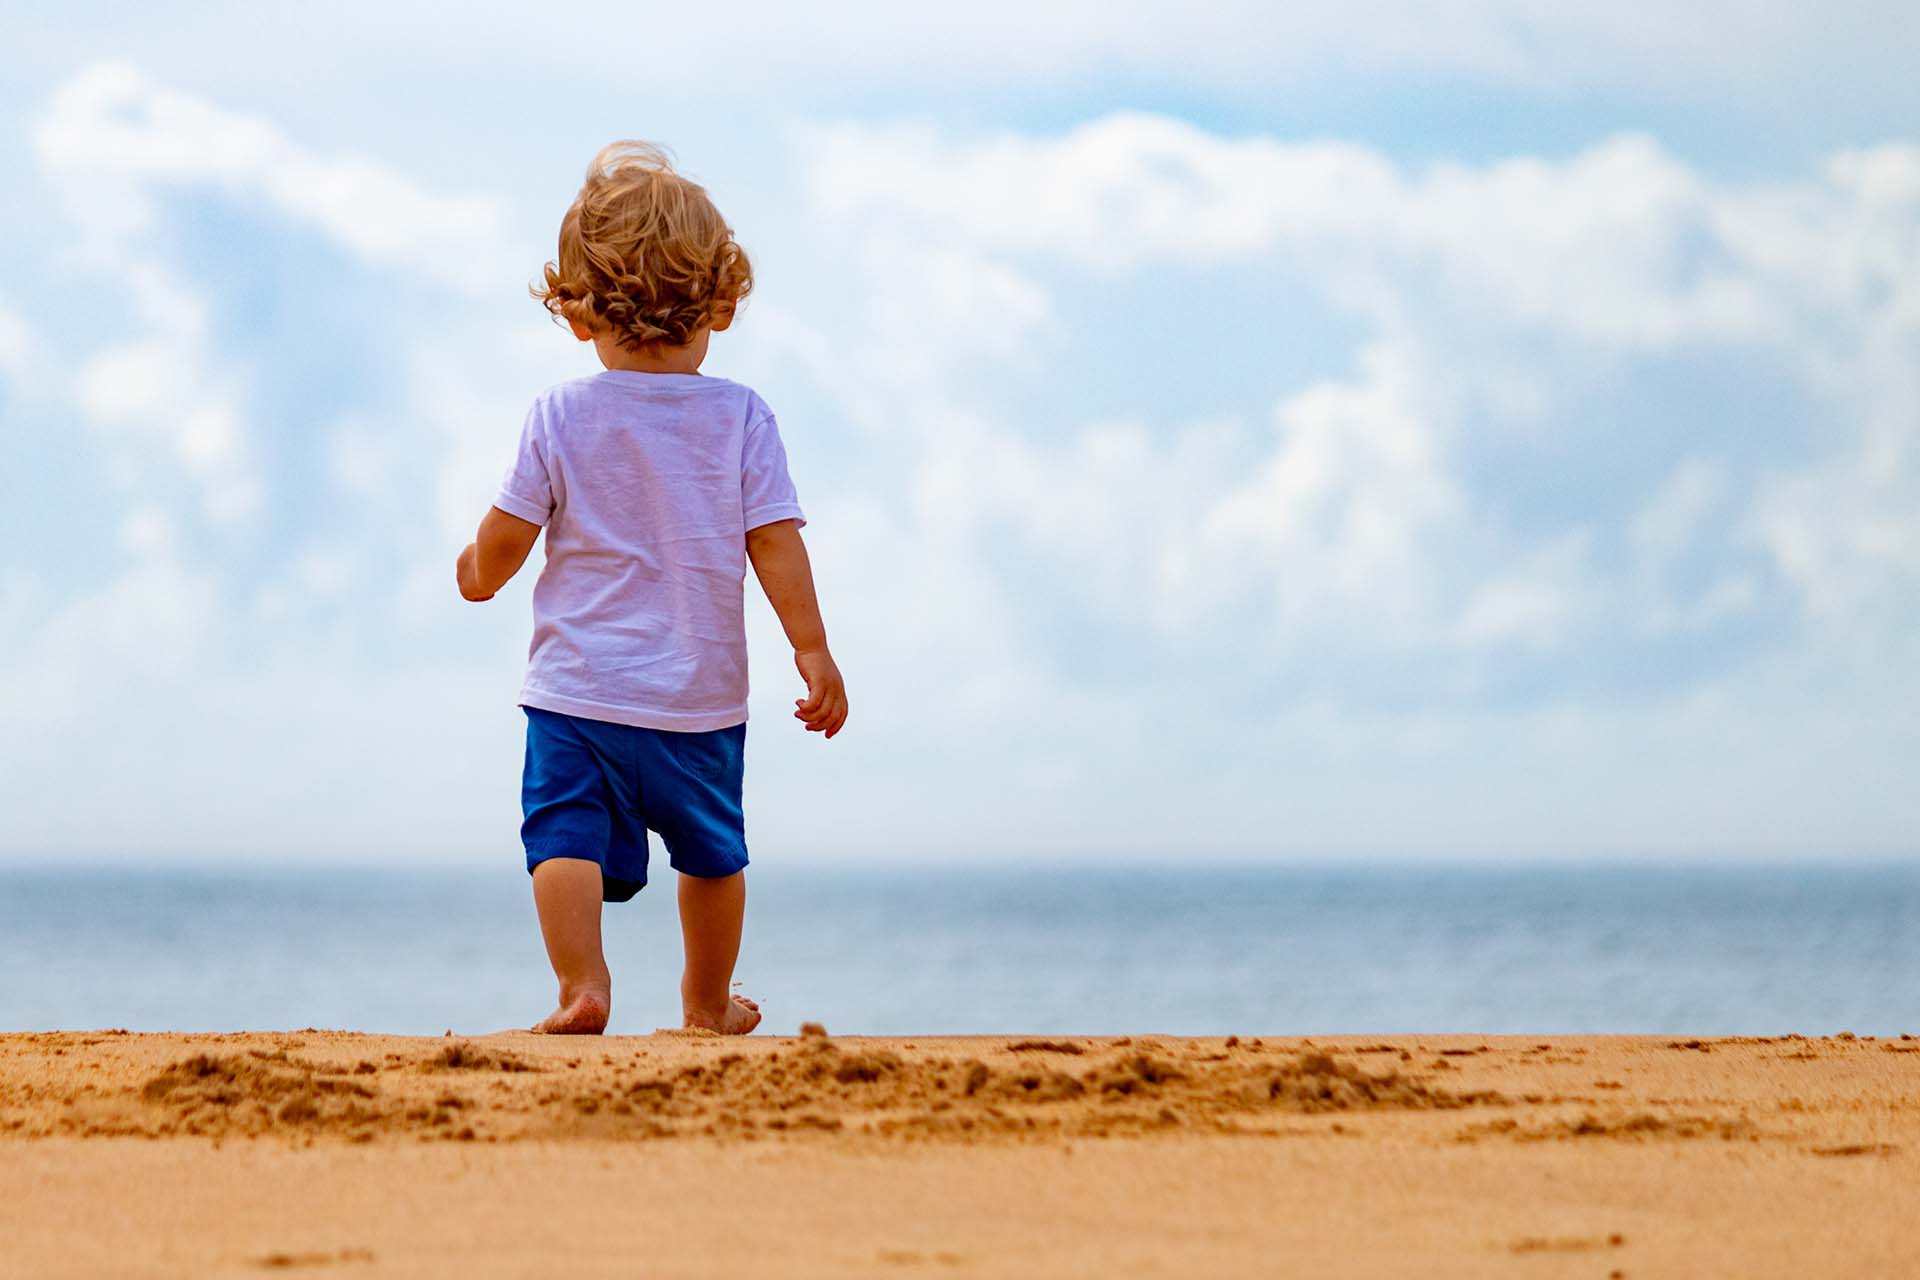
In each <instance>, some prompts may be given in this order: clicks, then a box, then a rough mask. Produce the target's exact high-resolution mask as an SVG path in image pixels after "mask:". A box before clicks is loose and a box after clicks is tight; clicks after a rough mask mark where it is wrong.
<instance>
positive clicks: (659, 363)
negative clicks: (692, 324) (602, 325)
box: [593, 329, 712, 373]
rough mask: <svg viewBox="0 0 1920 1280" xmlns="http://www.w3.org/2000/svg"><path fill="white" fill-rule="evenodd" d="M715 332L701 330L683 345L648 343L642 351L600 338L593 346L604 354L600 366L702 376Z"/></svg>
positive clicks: (603, 337)
mask: <svg viewBox="0 0 1920 1280" xmlns="http://www.w3.org/2000/svg"><path fill="white" fill-rule="evenodd" d="M711 332H712V330H710V329H698V330H696V331H695V332H694V335H693V337H692V338H691V339H690V340H689V341H687V342H685V343H683V344H681V345H680V346H673V345H671V344H670V343H665V342H648V343H643V344H641V346H639V347H638V348H633V347H623V346H621V345H620V344H619V343H617V342H614V341H613V340H612V339H610V338H607V337H605V336H599V335H596V337H595V338H594V343H593V345H594V349H595V350H596V351H598V352H599V354H600V363H601V364H603V365H605V366H606V367H607V368H609V369H624V370H626V371H628V372H630V373H698V372H700V362H701V361H703V360H705V359H706V358H707V338H708V336H709V335H710V334H711Z"/></svg>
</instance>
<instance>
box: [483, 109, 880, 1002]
mask: <svg viewBox="0 0 1920 1280" xmlns="http://www.w3.org/2000/svg"><path fill="white" fill-rule="evenodd" d="M752 284H753V276H752V269H751V267H750V265H749V264H748V261H747V256H746V254H745V253H744V252H743V251H742V250H741V248H740V246H739V245H738V244H737V243H736V242H735V240H734V238H733V232H732V230H731V229H730V228H729V227H728V226H727V224H726V222H725V220H724V219H722V218H721V216H720V214H719V211H718V210H717V209H715V208H714V205H713V202H712V201H711V200H710V199H709V198H708V196H707V193H706V191H705V190H703V189H702V188H701V187H699V186H697V185H696V184H694V183H692V182H690V181H688V180H687V179H686V178H684V177H681V176H680V175H679V174H677V173H675V172H674V170H673V168H672V166H671V164H670V163H669V162H668V161H667V158H666V156H665V154H664V153H663V152H662V151H661V150H660V149H659V148H657V147H654V146H652V145H650V144H647V143H641V142H616V143H613V144H612V145H610V146H608V147H606V148H604V149H603V150H602V151H601V152H600V154H599V155H598V156H596V157H595V158H594V161H593V163H592V165H590V166H589V167H588V170H587V179H586V182H585V184H584V185H583V186H582V187H581V188H580V193H579V195H578V196H577V197H576V198H575V200H574V202H573V204H572V206H571V207H570V208H569V209H568V210H567V213H566V217H565V218H564V219H563V220H562V222H561V225H560V244H559V256H558V260H557V261H556V262H550V263H548V264H547V267H546V270H545V272H544V281H543V282H542V283H541V284H539V285H536V286H535V287H534V295H535V297H537V298H538V299H539V300H540V301H541V302H542V303H543V304H544V305H545V306H546V307H547V309H548V310H549V311H551V312H552V313H553V314H554V315H555V316H556V317H557V318H559V319H562V320H564V321H565V322H566V323H567V325H568V326H569V327H570V328H571V329H572V330H573V333H574V336H575V337H577V338H579V339H580V340H581V341H583V342H591V343H592V344H593V346H594V350H595V351H596V352H597V354H598V355H599V358H600V363H601V364H602V365H603V366H605V368H604V369H603V370H602V371H601V372H600V373H597V374H593V375H591V376H589V377H583V378H576V379H573V380H571V381H567V382H562V383H558V384H557V385H555V386H552V387H548V388H547V389H546V390H544V391H542V392H541V393H540V394H539V395H538V396H536V397H535V398H534V402H533V405H532V407H531V408H530V409H529V410H528V412H527V416H526V421H525V423H524V425H523V427H522V430H521V435H520V446H519V451H518V454H517V455H516V457H515V458H514V461H513V465H512V466H511V467H510V468H509V469H508V471H507V475H506V478H505V480H504V482H503V483H502V485H501V487H500V491H499V493H498V494H497V495H496V496H495V498H494V503H493V506H492V508H491V509H490V510H488V512H487V513H486V515H485V517H484V518H483V519H482V520H481V522H480V530H479V533H478V535H477V536H476V537H475V539H474V541H473V542H472V543H471V544H469V545H468V546H467V548H466V549H465V550H464V551H462V552H461V553H460V558H459V564H458V568H457V576H458V580H459V587H460V594H461V595H462V596H464V597H465V598H466V599H468V600H487V599H490V598H492V596H493V594H494V593H495V592H497V591H498V590H499V589H500V588H501V587H502V586H504V585H505V584H506V582H507V581H508V579H510V578H512V577H513V575H514V574H515V573H516V572H518V571H519V569H520V567H521V565H522V564H524V563H525V561H526V558H527V556H528V554H529V553H530V552H531V551H532V549H533V544H534V543H535V541H536V540H538V538H539V536H540V531H541V530H542V529H543V528H544V529H545V530H546V535H547V548H546V564H545V566H544V567H543V568H542V569H541V571H540V577H539V580H538V582H537V583H536V584H535V586H534V589H533V616H534V628H533V643H532V645H531V648H530V650H529V654H528V663H527V674H526V680H525V683H524V684H523V685H522V687H521V690H520V699H519V700H520V705H521V707H522V708H523V709H524V710H525V713H526V718H527V746H526V762H525V768H524V771H523V774H522V780H521V810H522V813H523V815H524V821H523V822H522V824H521V828H520V831H521V840H522V843H523V844H524V845H525V848H526V857H527V870H528V871H529V872H530V873H531V875H532V879H533V897H534V903H535V905H536V906H537V908H538V910H539V914H540V929H541V933H542V934H543V935H544V937H545V939H546V945H547V955H548V958H549V959H550V960H551V961H552V963H553V971H554V975H555V977H556V978H558V979H559V987H560V993H559V1005H558V1007H557V1008H556V1009H555V1010H554V1011H553V1012H552V1013H551V1014H549V1015H548V1016H547V1017H546V1018H545V1019H544V1020H542V1021H541V1022H540V1023H539V1024H538V1025H537V1026H536V1027H535V1028H534V1030H536V1031H546V1032H558V1033H570V1034H598V1033H599V1032H601V1031H602V1030H604V1029H605V1027H606V1025H607V1019H608V1016H609V1014H610V1013H611V1011H612V1007H613V995H612V991H613V980H612V976H611V975H610V974H609V972H608V970H607V963H606V959H605V957H604V955H603V954H602V952H601V946H600V905H601V903H602V901H606V902H625V901H627V900H628V899H630V898H632V897H633V896H634V894H636V893H638V892H639V891H640V889H641V888H642V887H643V886H644V885H645V884H646V882H647V832H648V831H652V832H654V833H655V834H657V835H658V836H659V837H660V839H661V842H662V843H663V844H664V845H665V847H666V851H667V856H668V860H669V862H670V863H671V865H672V867H673V868H674V870H675V871H677V872H678V873H679V876H678V880H679V907H680V928H681V935H682V941H683V944H684V948H685V955H686V967H685V970H684V972H683V974H682V976H681V980H680V999H681V1007H682V1013H683V1021H684V1024H685V1025H686V1026H689V1027H703V1028H706V1029H708V1030H712V1031H717V1032H721V1033H724V1034H745V1033H746V1032H749V1031H751V1030H753V1028H754V1027H755V1026H756V1025H758V1023H759V1021H760V1010H759V1007H758V1006H757V1005H756V1004H755V1003H754V1002H753V1001H751V1000H748V999H746V998H744V997H741V996H736V995H734V994H733V993H732V985H731V984H732V978H733V966H734V961H735V959H736V957H737V956H738V954H739V949H740V929H741V920H742V916H743V913H744V910H745V905H746V876H745V867H746V865H747V844H746V832H745V827H744V823H743V820H742V816H741V793H742V764H743V748H744V745H745V738H746V720H747V648H746V630H745V621H744V620H745V599H744V583H745V578H746V569H747V566H748V564H749V563H750V564H751V565H752V566H753V570H754V573H755V575H756V576H757V577H758V579H759V581H760V585H761V588H762V589H763V590H764V591H765V592H766V595H767V599H768V600H769V601H770V602H771V603H772V605H773V608H774V611H775V612H776V613H777V614H778V615H779V617H780V623H781V625H782V627H784V628H785V630H786V634H787V639H788V640H789V641H790V642H791V643H792V645H793V656H794V665H795V666H797V667H798V668H799V671H800V675H801V678H802V679H803V680H804V681H805V682H806V686H807V694H806V696H805V697H804V698H801V699H798V700H797V702H796V709H795V712H794V715H795V717H796V718H797V719H799V720H800V721H802V722H803V723H804V724H805V725H806V727H807V729H808V730H809V731H811V732H816V733H820V734H822V735H824V736H825V737H828V738H831V737H833V736H834V735H835V734H836V733H838V732H839V731H840V728H841V726H842V725H844V724H845V723H846V719H847V695H846V688H845V685H844V684H843V682H842V680H841V677H840V671H839V668H838V667H836V666H835V665H834V661H833V656H832V654H831V653H829V652H828V649H827V637H826V630H825V628H824V626H823V625H822V624H821V620H820V609H819V606H818V604H817V602H816V601H815V598H814V588H813V574H812V569H811V567H810V565H809V563H808V560H807V550H806V546H805V545H804V544H803V543H802V542H801V539H800V527H801V526H802V525H804V524H805V523H806V518H805V516H804V515H803V514H802V513H801V510H800V505H799V499H798V497H797V495H796V494H795V492H794V487H793V482H792V480H791V479H790V478H789V477H788V475H787V459H786V451H785V448H784V446H783V445H782V443H781V439H780V433H779V430H778V427H777V424H776V423H775V421H774V416H773V413H772V411H771V410H770V409H769V408H768V407H767V405H766V403H765V402H764V401H763V400H761V398H760V397H759V396H758V395H756V394H755V393H754V392H753V390H752V389H751V388H749V387H745V386H742V385H741V384H739V383H737V382H731V381H728V380H727V379H725V378H716V377H708V376H705V375H702V374H701V373H700V371H699V370H700V364H701V362H702V361H703V360H704V359H705V358H706V354H707V344H708V341H709V339H710V338H711V336H712V335H713V334H715V333H719V332H721V331H723V330H725V329H726V328H727V327H728V326H729V325H730V324H731V323H732V322H733V319H734V312H735V310H736V308H737V307H738V306H739V303H740V301H741V300H742V299H743V298H744V297H745V296H746V295H747V292H748V291H749V290H750V289H751V288H752Z"/></svg>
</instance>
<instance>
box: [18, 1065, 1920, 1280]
mask: <svg viewBox="0 0 1920 1280" xmlns="http://www.w3.org/2000/svg"><path fill="white" fill-rule="evenodd" d="M1917 1258H1920V1040H1913V1039H1908V1038H1905V1037H1902V1038H1898V1039H1879V1040H1875V1039H1869V1038H1864V1037H1863V1038H1859V1039H1855V1038H1851V1037H1837V1038H1830V1039H1829V1038H1821V1039H1802V1038H1799V1037H1788V1038H1785V1039H1772V1040H1755V1039H1739V1040H1724V1039H1719V1040H1685V1041H1676V1040H1669V1039H1666V1038H1632V1037H1563V1036H1542V1037H1479V1036H1419V1037H1409V1036H1400V1037H1386V1038H1378V1037H1364V1038H1354V1037H1327V1038H1321V1037H1316V1038H1314V1039H1313V1040H1311V1041H1307V1040H1301V1039H1283V1038H1274V1037H1264V1038H1261V1037H1251V1036H1249V1037H1240V1038H1224V1039H1223V1038H1210V1039H1179V1038H1169V1037H1157V1036H1135V1037H1131V1038H1127V1037H1121V1038H1097V1039H1095V1038H1081V1037H1070V1038H1062V1039H1028V1038H1022V1037H968V1038H948V1037H921V1038H894V1039H884V1040H882V1039H866V1038H829V1037H826V1036H824V1035H813V1036H806V1037H802V1038H798V1039H793V1038H777V1037H767V1036H754V1037H750V1038H746V1039H722V1038H719V1037H711V1036H693V1035H687V1034H684V1033H661V1034H658V1035H654V1036H642V1037H608V1038H606V1039H566V1038H557V1037H555V1038H548V1037H539V1036H533V1035H527V1034H522V1033H512V1034H506V1035H499V1036H485V1037H470V1038H451V1037H449V1038H433V1039H424V1038H409V1037H396V1036H369V1035H359V1034H353V1033H347V1032H336V1031H301V1032H293V1033H289V1034H265V1033H257V1034H245V1035H174V1034H165V1035H129V1034H125V1033H117V1032H86V1033H79V1032H75V1033H57V1034H42V1035H5V1036H0V1275H5V1276H8V1277H13V1276H22V1277H39V1276H103V1275H129V1276H131V1275H138V1276H196V1277H198V1276H222V1275H236V1276H253V1275H261V1274H269V1273H276V1272H296V1273H300V1274H313V1275H316V1276H340V1277H343V1278H345V1277H360V1276H389V1275H390V1276H459V1277H475V1276H493V1275H509V1276H519V1275H524V1276H555V1275H566V1276H640V1275H645V1276H823V1277H824V1276H865V1275H882V1276H893V1277H899V1276H910V1275H929V1276H956V1277H958V1276H982V1275H996V1276H1002V1275H1003V1276H1049V1277H1059V1276H1103V1277H1104V1276H1120V1275H1167V1276H1193V1275H1198V1276H1243V1275H1244V1276H1302V1277H1309V1276H1310V1277H1315V1278H1316V1280H1325V1278H1327V1277H1344V1276H1421V1277H1447V1276H1460V1277H1507V1276H1513V1277H1528V1278H1532V1277H1591V1278H1592V1280H1604V1278H1605V1277H1616V1276H1617V1277H1651V1276H1685V1277H1707V1276H1729V1277H1731V1276H1739V1277H1755V1276H1796V1277H1804V1276H1860V1275H1885V1276H1896V1275H1911V1274H1916V1273H1917V1272H1920V1261H1916V1259H1917Z"/></svg>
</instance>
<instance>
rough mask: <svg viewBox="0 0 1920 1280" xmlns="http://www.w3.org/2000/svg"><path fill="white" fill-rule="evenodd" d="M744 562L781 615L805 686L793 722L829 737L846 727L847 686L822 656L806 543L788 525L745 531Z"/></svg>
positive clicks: (823, 632)
mask: <svg viewBox="0 0 1920 1280" xmlns="http://www.w3.org/2000/svg"><path fill="white" fill-rule="evenodd" d="M747 558H748V559H749V560H751V561H753V571H754V573H755V574H757V575H758V576H759V578H760V589H761V590H763V591H765V592H766V593H767V602H768V603H769V604H771V605H772V606H773V611H774V612H775V613H777V614H779V615H780V625H781V626H782V627H784V628H786V632H787V641H788V643H790V644H792V645H793V665H794V666H796V667H798V668H799V669H800V678H801V679H803V680H805V681H806V682H807V696H806V697H804V698H796V699H795V700H794V706H795V710H794V713H793V715H794V718H795V719H796V720H804V721H805V722H806V725H807V731H808V732H809V733H824V734H826V735H827V736H828V737H829V738H831V737H832V736H833V735H834V734H836V733H838V732H840V726H841V725H843V724H845V723H846V722H847V686H846V682H845V681H843V680H841V678H840V668H839V667H837V666H835V665H834V661H833V655H832V654H831V653H828V652H827V628H826V624H825V623H823V622H821V621H820V602H819V601H818V600H817V599H815V598H814V594H813V566H812V565H811V564H809V563H808V562H807V544H806V543H804V542H802V541H800V526H799V524H798V523H797V522H796V521H793V520H775V521H774V522H773V523H772V524H763V525H760V526H759V527H758V528H754V529H749V530H747Z"/></svg>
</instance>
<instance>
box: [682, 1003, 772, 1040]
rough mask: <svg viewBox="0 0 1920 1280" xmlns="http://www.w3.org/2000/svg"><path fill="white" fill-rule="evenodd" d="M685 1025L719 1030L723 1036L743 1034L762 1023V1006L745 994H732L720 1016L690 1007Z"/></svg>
mask: <svg viewBox="0 0 1920 1280" xmlns="http://www.w3.org/2000/svg"><path fill="white" fill-rule="evenodd" d="M683 1025H685V1026H689V1027H703V1028H705V1029H706V1030H708V1031H718V1032H719V1033H720V1034H721V1035H723V1036H743V1035H745V1034H747V1032H749V1031H751V1030H753V1029H754V1028H755V1027H757V1026H759V1025H760V1006H759V1005H757V1004H755V1003H754V1002H753V1001H751V1000H749V999H747V998H746V997H745V996H732V997H730V998H729V999H728V1000H727V1008H726V1011H725V1012H724V1013H722V1014H721V1015H720V1016H719V1017H717V1018H716V1017H715V1016H714V1015H712V1014H710V1013H707V1012H705V1011H704V1010H699V1009H688V1010H686V1017H685V1020H684V1022H683Z"/></svg>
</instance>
